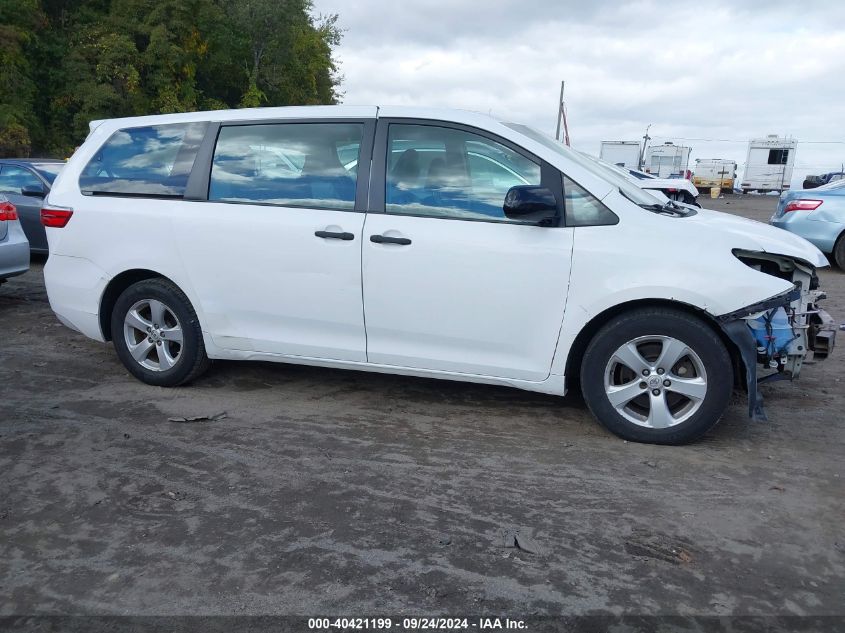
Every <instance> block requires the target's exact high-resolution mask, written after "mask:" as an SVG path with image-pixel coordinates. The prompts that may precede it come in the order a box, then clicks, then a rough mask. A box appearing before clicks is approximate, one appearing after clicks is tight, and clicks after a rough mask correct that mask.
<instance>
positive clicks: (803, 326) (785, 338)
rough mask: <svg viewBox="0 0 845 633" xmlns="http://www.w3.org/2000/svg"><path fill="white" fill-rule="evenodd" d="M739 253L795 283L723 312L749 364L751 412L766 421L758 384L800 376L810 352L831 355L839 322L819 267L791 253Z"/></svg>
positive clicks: (724, 325) (753, 264) (749, 262)
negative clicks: (824, 304)
mask: <svg viewBox="0 0 845 633" xmlns="http://www.w3.org/2000/svg"><path fill="white" fill-rule="evenodd" d="M733 253H734V255H735V256H736V257H737V259H739V260H740V261H742V262H743V263H744V264H746V265H747V266H750V267H751V268H754V269H755V270H758V271H760V272H761V273H765V274H769V275H773V276H776V277H779V278H781V279H784V280H786V281H789V282H791V283H792V284H793V288H792V289H791V290H788V291H787V292H784V293H782V294H780V295H776V296H774V297H772V298H770V299H767V300H765V301H762V302H759V303H755V304H752V305H749V306H746V307H745V308H741V309H739V310H735V311H733V312H730V313H728V314H723V315H721V316H719V317H717V319H718V322H719V325H720V326H721V327H722V330H723V331H724V332H725V334H726V335H727V336H728V338H730V340H731V341H733V343H734V344H735V345H736V347H737V349H738V350H739V353H740V356H741V357H742V361H743V365H745V377H746V386H747V388H748V415H749V416H750V417H751V418H752V419H755V420H766V413H765V410H764V409H763V398H762V396H761V395H760V392H759V390H758V389H757V386H758V385H759V384H762V383H764V382H771V381H776V380H794V379H795V378H798V376H799V374H800V373H801V366H802V365H803V363H804V360H805V359H806V357H807V353H808V352H810V351H812V352H813V358H814V359H819V360H820V359H824V358H827V357H828V355H829V354H830V353H831V352H832V351H833V346H834V344H835V341H836V327H835V325H834V322H833V319H832V318H831V317H830V315H829V314H828V313H827V312H825V311H824V310H821V309H820V308H819V307H818V302H819V301H821V300H822V299H824V298H825V294H824V292H822V291H821V290H820V289H819V280H818V277H817V275H816V272H815V269H814V268H813V266H811V265H810V264H808V263H806V262H804V261H801V260H799V259H795V258H793V257H789V256H786V255H775V254H771V253H765V252H755V251H744V250H735V251H734V252H733ZM760 369H762V370H763V372H765V373H761V371H760Z"/></svg>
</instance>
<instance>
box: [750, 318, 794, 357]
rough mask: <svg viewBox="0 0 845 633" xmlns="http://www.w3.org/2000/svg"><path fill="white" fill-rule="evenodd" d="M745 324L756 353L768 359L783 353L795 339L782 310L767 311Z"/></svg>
mask: <svg viewBox="0 0 845 633" xmlns="http://www.w3.org/2000/svg"><path fill="white" fill-rule="evenodd" d="M747 323H748V327H749V329H750V330H751V333H752V334H753V336H754V340H755V342H756V343H757V351H758V352H759V353H761V354H763V355H765V356H768V357H770V358H771V357H773V356H777V355H779V354H782V353H784V352H785V351H786V348H787V347H789V344H790V343H791V342H792V340H793V339H794V338H795V332H794V331H793V330H792V325H791V324H790V323H789V317H788V316H787V314H786V310H784V309H783V308H775V309H774V310H769V311H768V312H766V313H765V314H762V315H761V316H759V317H757V318H756V319H749V320H748V321H747Z"/></svg>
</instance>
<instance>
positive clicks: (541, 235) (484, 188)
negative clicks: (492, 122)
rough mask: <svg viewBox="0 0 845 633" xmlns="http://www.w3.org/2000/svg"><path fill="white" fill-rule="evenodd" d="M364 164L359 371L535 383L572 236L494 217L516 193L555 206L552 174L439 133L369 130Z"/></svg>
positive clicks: (561, 296) (386, 126)
mask: <svg viewBox="0 0 845 633" xmlns="http://www.w3.org/2000/svg"><path fill="white" fill-rule="evenodd" d="M379 154H380V155H379ZM374 156H375V157H376V158H374V161H373V184H372V186H373V188H374V189H375V188H379V189H378V190H377V191H373V192H371V207H372V208H371V212H370V213H368V214H367V220H366V223H365V225H364V232H363V239H364V241H363V243H362V246H363V256H362V261H363V276H364V312H365V319H366V327H367V360H368V361H369V362H370V363H375V364H383V365H393V366H403V367H413V368H420V369H430V370H440V371H446V372H458V373H463V374H474V375H485V376H496V377H504V378H511V379H518V380H527V381H542V380H544V379H546V378H547V377H548V376H549V373H550V368H551V363H552V357H553V355H554V351H555V345H556V343H557V338H558V334H559V332H560V326H561V322H562V319H563V312H564V307H565V303H566V294H567V287H568V284H569V270H570V257H571V252H572V240H573V235H572V229H568V228H565V227H560V226H554V227H546V226H536V225H530V224H521V223H518V222H514V221H510V220H508V219H507V218H505V216H504V213H503V211H502V205H503V202H504V198H505V194H506V193H507V191H508V189H509V188H510V187H512V186H515V185H540V184H542V185H543V186H547V187H549V188H550V189H552V190H553V191H555V192H556V195H557V196H558V197H561V194H560V191H561V182H560V174H559V172H556V171H554V170H553V169H552V168H550V167H549V166H548V165H543V164H542V162H541V161H540V160H539V159H537V158H535V157H532V156H531V155H529V154H527V153H526V152H524V151H523V150H521V149H519V148H517V147H515V146H513V145H511V144H510V143H508V142H507V141H504V140H502V139H495V138H493V137H491V136H489V135H486V134H484V133H481V132H478V131H475V130H472V129H467V128H463V127H461V126H451V125H449V124H434V123H424V122H419V123H407V122H401V121H390V120H379V133H378V134H377V141H376V148H375V150H374ZM555 179H556V180H557V182H555ZM381 192H383V195H382V193H381ZM373 194H374V195H373ZM559 201H560V203H561V204H562V199H560V200H559Z"/></svg>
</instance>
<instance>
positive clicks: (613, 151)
mask: <svg viewBox="0 0 845 633" xmlns="http://www.w3.org/2000/svg"><path fill="white" fill-rule="evenodd" d="M599 158H601V159H602V160H603V161H605V162H607V163H610V164H611V165H617V166H619V167H625V168H627V169H639V168H640V143H639V141H602V142H601V149H600V150H599Z"/></svg>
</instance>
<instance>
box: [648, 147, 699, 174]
mask: <svg viewBox="0 0 845 633" xmlns="http://www.w3.org/2000/svg"><path fill="white" fill-rule="evenodd" d="M691 151H692V148H691V147H686V146H685V145H675V144H674V143H672V142H671V141H667V142H666V143H663V145H653V146H651V147H649V148H648V151H647V152H646V158H645V170H646V172H648V173H649V174H653V175H655V176H657V177H658V178H686V177H687V166H688V165H689V155H690V152H691Z"/></svg>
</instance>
